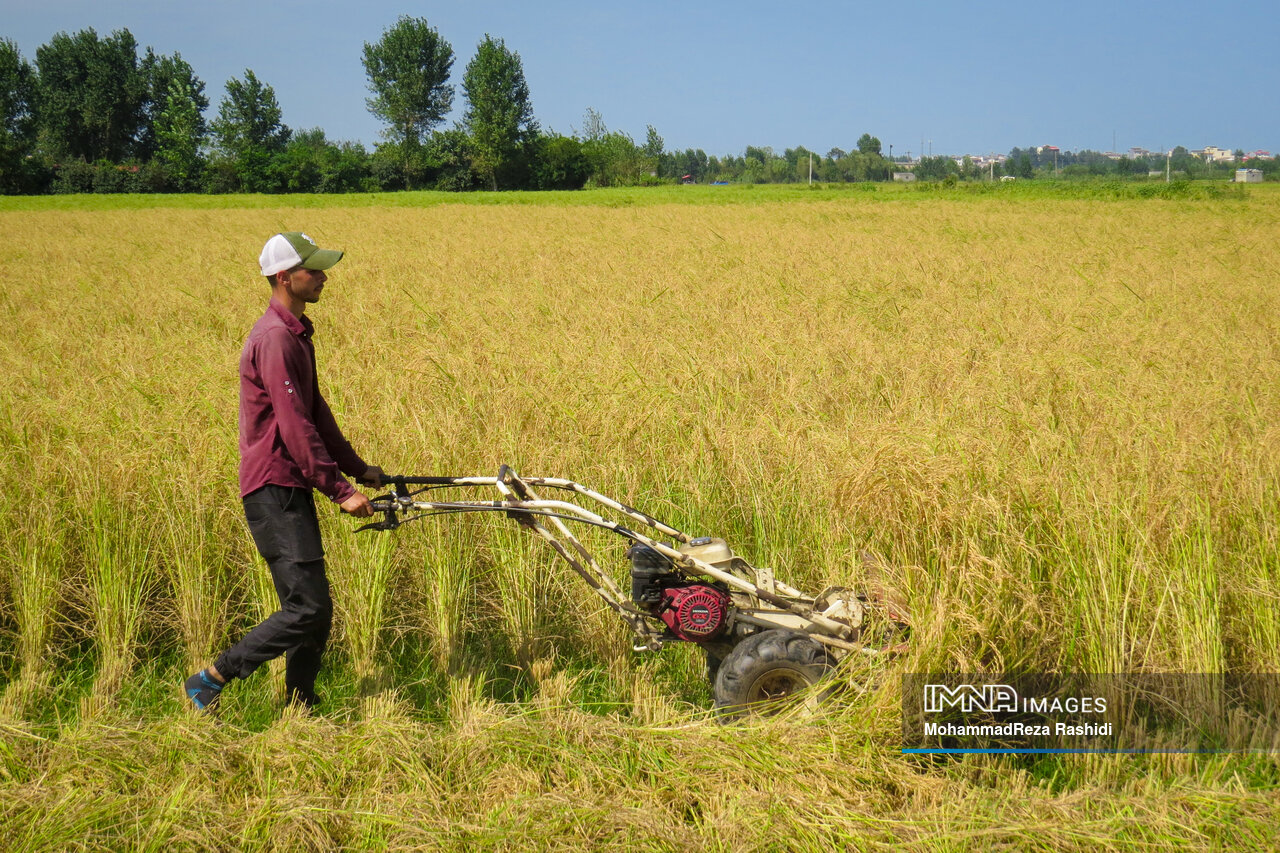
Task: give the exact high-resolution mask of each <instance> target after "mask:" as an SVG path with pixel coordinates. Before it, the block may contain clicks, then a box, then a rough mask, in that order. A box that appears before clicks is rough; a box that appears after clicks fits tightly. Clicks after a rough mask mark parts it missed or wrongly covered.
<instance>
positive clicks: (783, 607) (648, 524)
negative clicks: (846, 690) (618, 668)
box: [358, 465, 908, 715]
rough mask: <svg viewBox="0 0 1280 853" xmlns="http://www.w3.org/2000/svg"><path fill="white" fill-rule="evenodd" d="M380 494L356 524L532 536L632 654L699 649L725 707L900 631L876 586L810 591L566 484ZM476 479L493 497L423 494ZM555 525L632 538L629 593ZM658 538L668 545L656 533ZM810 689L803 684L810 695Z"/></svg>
mask: <svg viewBox="0 0 1280 853" xmlns="http://www.w3.org/2000/svg"><path fill="white" fill-rule="evenodd" d="M383 482H384V483H385V484H387V485H390V486H391V487H392V488H393V491H392V493H391V494H388V495H384V496H381V497H378V498H376V499H374V500H373V501H372V504H373V509H374V512H375V513H381V514H382V518H381V520H379V521H375V522H372V523H370V524H366V525H364V526H363V527H360V528H358V529H359V530H393V529H395V528H396V527H399V526H400V525H401V524H403V523H405V522H407V521H413V520H415V519H418V518H423V517H426V516H431V515H443V514H448V513H459V512H498V513H504V514H505V515H506V516H507V517H508V518H511V519H513V520H515V521H516V522H518V523H519V524H521V525H522V526H524V527H525V528H527V529H528V530H530V531H531V532H532V533H534V534H535V535H537V536H539V537H541V538H542V539H543V540H545V541H546V542H547V544H549V545H550V546H551V547H552V548H553V549H554V550H555V552H556V553H557V554H559V555H560V556H561V557H562V558H563V559H564V560H565V562H567V563H568V564H569V565H570V567H572V568H573V570H574V571H575V572H577V573H578V574H579V575H581V576H582V579H583V580H585V581H586V582H587V583H588V584H590V585H591V588H592V589H594V590H595V591H596V594H597V595H599V596H600V598H602V599H603V600H604V602H605V604H607V605H608V606H609V607H611V608H612V609H613V610H614V612H616V613H617V614H618V615H619V616H620V617H621V618H622V619H623V620H624V621H625V622H626V623H627V624H628V625H630V626H631V629H632V631H634V632H635V637H636V643H635V649H636V650H637V651H657V650H658V649H660V648H662V646H663V645H664V644H666V643H672V642H687V643H696V644H697V645H699V646H701V647H702V649H703V651H704V652H705V654H706V659H707V674H708V676H709V677H710V678H711V681H712V684H713V687H714V692H715V704H716V708H717V709H718V710H720V711H721V713H723V714H726V715H734V714H738V713H742V712H743V711H744V710H748V711H756V710H759V711H763V710H765V709H767V708H768V707H770V706H773V707H776V703H777V702H778V701H779V700H782V699H784V698H786V697H789V696H791V695H792V694H795V693H798V692H799V691H802V690H805V689H806V688H808V687H810V686H811V685H813V684H815V683H816V682H818V681H819V680H820V679H821V678H822V677H823V676H825V675H827V674H828V673H829V672H830V671H831V670H832V669H833V668H834V667H835V665H836V663H837V662H838V661H840V660H841V659H842V658H844V657H846V656H848V655H867V656H872V657H875V656H884V655H889V654H893V653H895V652H897V651H900V650H901V648H902V645H903V643H904V641H905V639H906V634H907V630H908V627H907V620H906V617H905V616H904V615H903V613H902V612H901V611H900V610H898V609H897V608H895V607H894V606H893V605H892V604H890V603H889V602H887V601H886V600H884V598H883V596H882V595H878V594H859V593H856V592H854V591H852V590H849V589H845V588H842V587H831V588H829V589H826V590H824V591H823V592H822V593H820V594H819V595H817V596H809V595H806V594H804V593H802V592H800V591H799V590H798V589H795V588H793V587H790V586H788V585H787V584H785V583H783V582H782V581H780V580H778V579H777V578H775V577H774V576H773V571H772V570H771V569H767V568H761V567H757V566H753V565H752V564H750V563H748V562H747V561H746V560H744V559H743V558H742V557H740V556H737V555H736V554H734V553H733V551H732V550H731V549H730V548H729V546H728V545H727V544H726V543H725V541H724V540H723V539H716V538H712V537H705V536H704V537H694V536H691V535H690V534H688V533H685V532H684V531H682V530H677V529H676V528H674V527H672V526H670V525H668V524H664V523H662V522H661V521H658V520H657V519H655V518H653V517H652V516H649V515H646V514H645V513H643V512H640V511H639V510H636V509H633V508H631V507H629V506H626V505H625V504H622V503H619V502H618V501H615V500H613V499H611V498H608V497H605V496H604V495H602V494H599V493H598V492H594V491H592V490H591V489H588V488H586V487H585V486H582V485H580V484H578V483H575V482H572V481H570V480H561V479H555V478H550V477H519V476H517V475H516V473H515V472H514V471H513V470H511V468H509V467H507V466H505V465H504V466H502V468H501V469H500V470H499V471H498V475H497V476H496V477H404V476H395V477H384V480H383ZM480 487H487V488H491V489H496V490H497V491H498V493H499V495H500V498H499V499H498V500H490V501H478V500H434V499H428V498H431V497H432V494H431V493H433V492H436V491H437V490H442V489H451V490H456V489H459V488H480ZM535 489H537V490H543V489H552V490H555V491H557V492H562V493H563V492H567V493H569V494H568V495H565V497H574V499H575V500H577V501H581V502H588V501H590V502H594V503H595V504H597V505H599V506H600V507H603V508H604V509H607V510H609V511H611V512H612V513H614V514H616V515H620V516H622V517H624V518H625V519H627V523H628V524H633V525H634V526H637V527H640V526H642V527H643V528H647V530H648V532H647V533H641V532H638V531H637V530H636V529H633V528H632V527H629V526H624V525H623V524H621V523H619V522H616V521H611V520H609V519H608V518H605V517H603V516H601V515H598V514H597V513H595V512H591V511H590V510H588V509H586V508H584V507H582V506H580V505H579V504H578V503H574V502H573V501H571V500H547V499H544V498H542V497H539V495H538V492H537V491H535ZM566 521H576V522H581V523H584V524H588V525H593V526H596V527H602V528H604V529H606V530H611V531H613V532H614V533H616V534H618V535H619V536H622V537H623V538H624V539H627V540H628V541H629V542H630V543H631V545H630V547H629V548H628V549H627V556H628V557H629V558H630V561H631V594H630V596H629V597H628V596H626V595H624V594H623V592H622V590H621V588H620V587H619V586H618V584H617V582H616V581H615V580H614V579H613V577H612V576H611V575H610V574H609V573H608V572H606V571H604V570H603V569H602V568H601V567H600V564H599V563H598V562H597V561H596V558H595V557H594V556H593V555H592V554H591V553H590V552H589V551H588V550H587V549H586V548H585V547H584V546H583V545H582V543H581V542H579V541H578V539H577V538H576V537H575V536H574V535H573V534H572V533H571V532H570V530H569V527H568V526H567V525H566V524H565V522H566ZM667 540H669V541H667ZM817 692H821V688H818V691H811V692H810V694H809V695H814V694H815V693H817Z"/></svg>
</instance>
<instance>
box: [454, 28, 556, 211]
mask: <svg viewBox="0 0 1280 853" xmlns="http://www.w3.org/2000/svg"><path fill="white" fill-rule="evenodd" d="M462 89H463V91H464V92H465V93H466V95H467V112H466V114H465V115H464V116H463V120H462V123H463V126H464V127H465V128H466V131H467V133H468V134H469V135H470V136H471V144H472V151H473V161H472V162H473V163H474V165H475V168H476V171H477V172H478V173H479V174H480V175H481V177H483V178H486V179H487V180H488V182H489V185H490V187H491V188H492V189H495V190H496V189H497V188H498V172H499V170H500V169H501V168H502V165H503V164H504V163H506V162H507V161H509V160H510V159H511V158H512V156H513V155H514V154H515V152H516V150H517V149H518V148H519V146H520V144H521V143H522V142H524V141H525V140H526V139H527V138H528V137H529V136H530V135H532V134H535V133H536V132H537V130H538V124H537V122H536V121H534V118H533V105H532V104H531V103H530V101H529V85H528V84H527V83H526V82H525V79H524V66H523V64H522V63H521V62H520V54H518V53H512V52H511V51H509V50H507V46H506V44H505V43H504V42H503V41H502V39H494V38H492V37H491V36H490V35H489V34H488V33H486V34H485V37H484V40H483V41H481V42H480V44H479V46H478V47H477V48H476V55H475V56H474V57H473V58H472V60H471V62H469V63H467V69H466V71H465V72H464V73H463V75H462Z"/></svg>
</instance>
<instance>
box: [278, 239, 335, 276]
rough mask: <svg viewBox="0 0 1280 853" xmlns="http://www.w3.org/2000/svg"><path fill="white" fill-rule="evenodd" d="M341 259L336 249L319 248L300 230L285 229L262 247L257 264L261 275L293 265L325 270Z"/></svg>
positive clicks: (290, 267)
mask: <svg viewBox="0 0 1280 853" xmlns="http://www.w3.org/2000/svg"><path fill="white" fill-rule="evenodd" d="M340 260H342V252H339V251H337V250H336V249H321V248H320V247H319V246H317V245H316V241H315V240H312V239H311V238H310V237H308V236H307V235H306V234H303V233H302V232H301V231H285V232H284V233H283V234H277V235H275V236H274V237H272V238H271V239H270V240H268V241H267V245H265V246H263V247H262V254H261V255H259V256H258V265H259V266H261V267H262V274H263V275H275V274H276V273H278V272H283V271H284V270H291V269H293V268H294V267H303V268H305V269H309V270H327V269H328V268H329V267H331V266H333V265H334V264H336V263H337V262H338V261H340Z"/></svg>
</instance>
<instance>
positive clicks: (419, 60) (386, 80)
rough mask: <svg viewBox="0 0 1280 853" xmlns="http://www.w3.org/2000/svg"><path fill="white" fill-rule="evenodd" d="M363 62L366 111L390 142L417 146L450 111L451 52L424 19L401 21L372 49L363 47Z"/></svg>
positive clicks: (365, 45)
mask: <svg viewBox="0 0 1280 853" xmlns="http://www.w3.org/2000/svg"><path fill="white" fill-rule="evenodd" d="M363 61H364V70H365V74H367V75H368V76H369V89H370V90H371V91H372V92H373V97H372V98H369V99H368V100H367V101H366V103H367V104H368V107H369V112H371V113H373V114H374V115H375V116H377V117H378V118H380V119H382V120H383V121H385V122H386V123H387V125H388V132H389V135H390V136H391V137H392V138H393V139H395V140H397V141H399V142H404V143H408V144H410V145H412V146H416V145H417V144H418V143H419V142H420V141H421V140H422V138H423V137H425V136H426V135H427V134H428V133H430V132H431V129H432V128H433V127H435V126H436V125H438V124H439V123H440V122H442V121H444V118H445V116H446V115H448V114H449V110H450V109H451V108H452V107H453V86H451V85H449V72H450V70H451V69H452V68H453V48H452V47H451V46H450V45H449V43H448V42H447V41H445V40H444V39H442V38H441V37H440V34H439V33H438V32H436V30H435V29H434V28H433V27H431V26H430V25H429V24H427V21H426V19H425V18H410V17H408V16H407V15H406V16H402V17H401V18H400V19H399V20H397V21H396V22H395V24H394V25H392V26H390V27H388V28H387V29H386V30H384V31H383V33H382V38H381V39H379V40H378V42H377V43H376V44H369V42H365V43H364V58H363Z"/></svg>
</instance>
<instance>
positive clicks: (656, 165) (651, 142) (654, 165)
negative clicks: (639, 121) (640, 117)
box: [643, 124, 666, 175]
mask: <svg viewBox="0 0 1280 853" xmlns="http://www.w3.org/2000/svg"><path fill="white" fill-rule="evenodd" d="M665 148H666V142H664V141H663V139H662V137H661V136H659V135H658V129H657V128H655V127H654V126H653V125H651V124H650V125H646V126H645V137H644V149H643V151H644V159H645V161H646V162H645V164H644V168H646V169H648V170H649V172H651V173H652V174H654V175H658V174H661V172H662V153H663V150H664V149H665Z"/></svg>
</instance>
